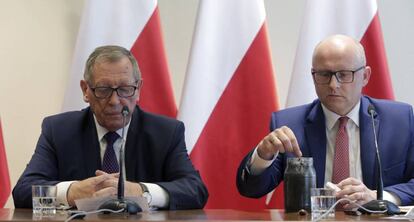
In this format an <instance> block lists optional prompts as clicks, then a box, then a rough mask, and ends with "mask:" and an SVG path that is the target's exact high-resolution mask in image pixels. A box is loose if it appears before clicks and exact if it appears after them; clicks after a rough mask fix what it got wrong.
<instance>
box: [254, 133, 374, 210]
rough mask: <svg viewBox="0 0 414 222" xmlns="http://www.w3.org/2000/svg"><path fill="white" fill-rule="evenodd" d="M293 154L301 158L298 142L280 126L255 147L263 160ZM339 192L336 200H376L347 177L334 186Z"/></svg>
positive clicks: (358, 201)
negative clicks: (287, 153)
mask: <svg viewBox="0 0 414 222" xmlns="http://www.w3.org/2000/svg"><path fill="white" fill-rule="evenodd" d="M279 152H280V153H285V152H289V153H293V154H294V155H295V156H297V157H301V156H302V152H301V150H300V147H299V144H298V141H297V139H296V136H295V134H294V133H293V131H292V130H291V129H290V128H289V127H287V126H282V127H280V128H277V129H275V130H274V131H272V132H270V133H269V134H268V135H266V136H265V137H264V138H263V139H262V141H260V143H259V145H258V146H257V154H258V155H259V157H260V158H262V159H265V160H272V159H273V158H274V156H275V155H278V153H279ZM336 185H337V186H338V187H339V188H340V189H341V190H340V191H338V192H337V193H336V197H337V198H338V199H340V198H343V197H346V198H348V199H350V200H351V201H353V202H356V203H358V204H364V203H367V202H369V201H371V200H375V199H376V192H375V191H373V190H370V189H368V188H367V187H366V186H365V184H364V183H363V182H362V181H360V180H358V179H355V178H352V177H349V178H347V179H344V180H342V181H341V182H340V183H338V184H336ZM354 207H355V205H354V204H345V205H344V208H345V209H350V208H354Z"/></svg>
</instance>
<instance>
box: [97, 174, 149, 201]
mask: <svg viewBox="0 0 414 222" xmlns="http://www.w3.org/2000/svg"><path fill="white" fill-rule="evenodd" d="M96 175H97V176H100V175H107V176H108V179H107V180H105V181H103V182H102V183H100V184H99V186H98V187H97V188H98V189H97V191H96V192H95V193H94V196H99V197H101V196H114V195H117V194H118V180H119V173H114V174H107V173H105V172H104V171H101V170H97V171H96ZM124 194H125V196H141V195H142V189H141V186H140V185H139V184H138V183H134V182H129V181H125V192H124Z"/></svg>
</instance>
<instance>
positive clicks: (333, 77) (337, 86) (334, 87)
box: [329, 75, 341, 89]
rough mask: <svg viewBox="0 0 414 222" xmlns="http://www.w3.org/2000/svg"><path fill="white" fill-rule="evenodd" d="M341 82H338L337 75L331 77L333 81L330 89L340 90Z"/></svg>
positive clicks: (330, 82)
mask: <svg viewBox="0 0 414 222" xmlns="http://www.w3.org/2000/svg"><path fill="white" fill-rule="evenodd" d="M340 84H341V83H340V82H338V79H337V78H336V75H332V76H331V80H330V81H329V87H330V88H332V89H336V88H339V86H340Z"/></svg>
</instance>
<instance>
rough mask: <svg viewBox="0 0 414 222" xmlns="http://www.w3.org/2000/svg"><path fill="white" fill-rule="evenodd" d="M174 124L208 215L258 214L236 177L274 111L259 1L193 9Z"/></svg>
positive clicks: (217, 2) (260, 204)
mask: <svg viewBox="0 0 414 222" xmlns="http://www.w3.org/2000/svg"><path fill="white" fill-rule="evenodd" d="M199 4H200V5H199V9H198V17H197V22H196V28H195V33H194V38H193V43H192V49H191V55H190V59H189V65H188V68H187V75H186V79H185V85H184V91H183V95H182V100H181V101H182V102H181V105H180V109H179V114H178V119H180V120H182V121H184V123H185V124H186V142H187V147H188V150H189V152H190V156H191V158H192V160H193V163H194V164H195V166H196V168H198V169H199V170H200V173H201V176H202V178H203V181H204V182H205V183H206V185H207V188H208V191H209V193H210V196H209V201H208V203H207V206H206V207H207V208H231V209H249V210H254V209H263V208H265V204H264V200H263V198H262V199H250V198H245V197H242V196H241V195H240V194H239V193H238V191H237V188H236V182H235V181H236V171H237V168H238V166H239V164H240V162H241V160H242V158H243V157H244V156H245V155H246V154H247V153H248V152H249V151H250V150H252V149H253V148H254V147H255V146H256V145H257V143H258V142H259V141H260V140H261V139H262V138H263V137H264V136H265V135H266V134H267V133H268V132H269V127H268V126H269V120H270V115H271V112H272V111H275V110H276V109H277V108H278V101H277V95H276V88H275V79H274V71H273V67H272V62H271V55H270V47H269V42H268V34H267V27H266V22H265V9H264V4H263V1H262V0H256V1H251V0H226V1H222V0H209V1H200V3H199Z"/></svg>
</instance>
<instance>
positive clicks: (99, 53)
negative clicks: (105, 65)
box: [83, 45, 141, 83]
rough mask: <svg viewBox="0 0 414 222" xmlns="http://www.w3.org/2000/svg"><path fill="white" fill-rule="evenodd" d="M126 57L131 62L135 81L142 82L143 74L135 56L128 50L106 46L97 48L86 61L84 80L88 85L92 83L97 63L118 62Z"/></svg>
mask: <svg viewBox="0 0 414 222" xmlns="http://www.w3.org/2000/svg"><path fill="white" fill-rule="evenodd" d="M124 57H127V58H128V59H129V61H131V64H132V72H133V75H134V77H135V80H136V81H139V80H141V72H140V71H139V68H138V63H137V60H136V59H135V57H134V55H132V53H131V52H130V51H129V50H127V49H126V48H124V47H121V46H116V45H106V46H101V47H98V48H96V49H95V50H94V51H93V52H92V53H91V55H90V56H89V58H88V60H87V61H86V65H85V71H84V73H83V78H84V79H85V81H87V82H88V83H91V80H92V74H93V68H94V66H95V64H96V63H102V62H117V61H119V60H121V59H122V58H124Z"/></svg>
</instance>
